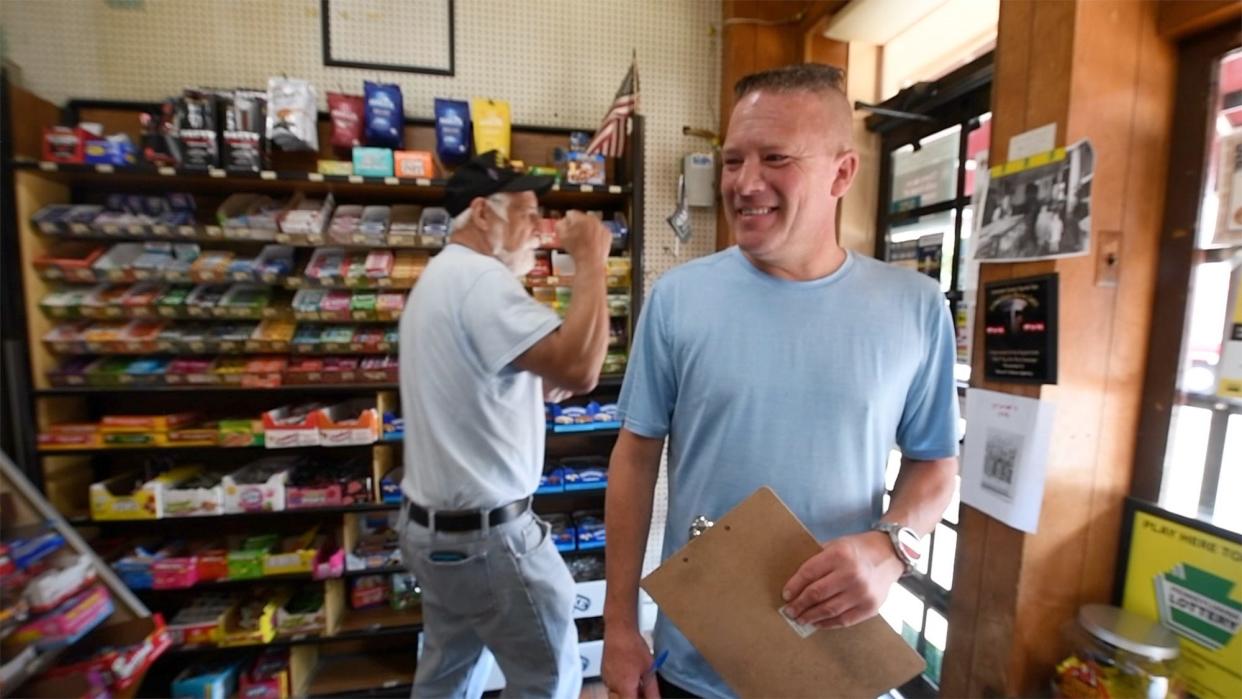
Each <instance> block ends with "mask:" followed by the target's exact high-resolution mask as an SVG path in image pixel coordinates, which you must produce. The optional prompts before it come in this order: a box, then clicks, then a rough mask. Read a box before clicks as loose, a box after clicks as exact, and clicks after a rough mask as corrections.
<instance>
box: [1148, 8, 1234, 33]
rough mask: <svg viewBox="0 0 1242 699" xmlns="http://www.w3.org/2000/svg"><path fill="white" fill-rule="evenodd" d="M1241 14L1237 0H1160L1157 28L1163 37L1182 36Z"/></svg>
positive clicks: (1208, 27) (1220, 23)
mask: <svg viewBox="0 0 1242 699" xmlns="http://www.w3.org/2000/svg"><path fill="white" fill-rule="evenodd" d="M1239 17H1242V2H1238V1H1237V0H1160V11H1159V13H1158V14H1157V20H1156V21H1157V29H1158V31H1159V32H1160V36H1162V37H1164V38H1165V39H1181V38H1183V37H1187V36H1190V35H1191V34H1195V33H1197V32H1201V31H1203V30H1205V29H1210V28H1212V27H1218V26H1220V25H1222V24H1225V23H1226V22H1229V21H1233V22H1234V24H1235V25H1236V24H1237V22H1238V18H1239Z"/></svg>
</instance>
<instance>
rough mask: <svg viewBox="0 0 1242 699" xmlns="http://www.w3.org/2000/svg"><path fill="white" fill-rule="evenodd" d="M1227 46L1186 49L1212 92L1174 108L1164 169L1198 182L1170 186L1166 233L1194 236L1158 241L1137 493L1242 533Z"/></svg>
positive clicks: (1233, 133)
mask: <svg viewBox="0 0 1242 699" xmlns="http://www.w3.org/2000/svg"><path fill="white" fill-rule="evenodd" d="M1227 42H1228V43H1227V47H1226V48H1227V49H1229V50H1221V49H1220V48H1213V46H1212V44H1213V42H1212V41H1211V40H1207V41H1204V42H1199V46H1200V47H1201V50H1200V49H1199V48H1196V47H1194V46H1188V47H1187V48H1186V49H1184V54H1183V55H1184V57H1185V59H1186V61H1184V63H1186V65H1187V66H1188V65H1189V64H1190V63H1191V62H1194V61H1195V60H1196V58H1195V56H1196V55H1197V56H1198V61H1199V66H1200V67H1199V68H1198V69H1197V74H1196V75H1195V77H1194V78H1192V79H1197V80H1198V81H1200V84H1201V85H1202V90H1203V94H1209V95H1211V100H1210V101H1207V100H1204V101H1203V102H1202V103H1200V104H1198V105H1190V106H1189V107H1193V108H1194V109H1197V110H1198V112H1197V114H1189V113H1183V112H1189V111H1193V110H1192V109H1190V108H1189V107H1183V106H1181V105H1179V110H1181V111H1179V114H1178V115H1176V116H1175V123H1177V124H1184V125H1187V126H1185V128H1183V129H1182V130H1181V131H1179V132H1178V133H1177V136H1176V137H1175V139H1174V141H1173V149H1172V159H1173V167H1171V169H1170V171H1187V172H1195V173H1197V178H1198V179H1197V181H1194V180H1189V181H1187V180H1183V181H1178V182H1169V183H1168V185H1167V187H1168V203H1167V207H1168V208H1167V211H1166V218H1165V230H1167V231H1171V230H1175V229H1178V228H1181V229H1182V230H1186V229H1189V228H1193V229H1194V230H1195V231H1196V232H1195V235H1194V236H1193V237H1191V236H1179V239H1172V238H1171V237H1170V236H1166V238H1165V239H1164V240H1162V241H1161V251H1160V255H1161V257H1160V270H1159V278H1160V280H1161V290H1160V291H1159V292H1158V293H1157V296H1156V301H1155V308H1154V314H1153V321H1152V339H1151V341H1150V345H1149V366H1148V372H1147V377H1146V381H1145V385H1144V401H1143V404H1144V414H1143V417H1142V419H1143V424H1142V426H1141V427H1140V435H1141V437H1140V442H1139V444H1138V449H1137V452H1136V465H1135V488H1134V495H1135V496H1137V497H1139V498H1142V499H1146V500H1151V501H1154V502H1156V503H1157V504H1158V505H1159V506H1161V507H1163V508H1165V509H1168V510H1170V511H1172V512H1175V513H1178V514H1181V515H1184V516H1187V517H1195V518H1199V519H1202V520H1205V521H1208V522H1211V523H1212V524H1215V525H1216V526H1218V527H1221V528H1224V529H1229V530H1232V531H1240V532H1242V510H1240V509H1239V508H1238V507H1237V493H1239V492H1242V390H1240V389H1238V388H1237V387H1236V386H1237V385H1238V384H1231V382H1230V379H1234V380H1236V381H1238V382H1240V383H1242V323H1239V322H1238V320H1237V319H1238V318H1239V317H1240V316H1239V314H1240V313H1242V308H1239V306H1242V191H1240V190H1242V158H1239V153H1242V49H1240V48H1237V43H1236V39H1233V38H1229V39H1227ZM1205 66H1206V67H1208V70H1203V67H1205ZM1186 70H1189V68H1186V69H1183V74H1185V71H1186ZM1205 110H1206V111H1205ZM1203 117H1206V118H1203ZM1194 124H1204V125H1205V126H1206V128H1205V129H1203V130H1202V131H1199V130H1197V129H1195V128H1194V127H1193V126H1191V125H1194ZM1183 168H1184V170H1183ZM1225 197H1228V198H1229V200H1225V199H1224V198H1225ZM1182 280H1184V282H1183V281H1182ZM1178 288H1182V289H1184V293H1183V294H1178V293H1170V292H1171V291H1172V290H1176V289H1178ZM1170 338H1180V340H1174V341H1170ZM1231 344H1232V345H1233V346H1232V347H1231ZM1231 386H1232V387H1231ZM1160 406H1169V407H1168V408H1167V409H1161V408H1160ZM1226 493H1231V494H1233V495H1234V497H1233V498H1232V502H1231V501H1230V498H1227V497H1226Z"/></svg>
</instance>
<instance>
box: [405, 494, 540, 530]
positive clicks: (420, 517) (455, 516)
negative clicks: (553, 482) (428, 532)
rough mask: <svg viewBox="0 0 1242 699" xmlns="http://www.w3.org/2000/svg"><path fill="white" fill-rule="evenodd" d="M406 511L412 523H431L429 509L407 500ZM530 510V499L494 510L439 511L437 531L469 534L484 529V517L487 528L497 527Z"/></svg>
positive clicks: (516, 501) (515, 501) (437, 512)
mask: <svg viewBox="0 0 1242 699" xmlns="http://www.w3.org/2000/svg"><path fill="white" fill-rule="evenodd" d="M405 506H406V509H407V510H408V511H409V513H410V521H412V522H416V523H417V524H419V525H421V526H424V527H425V526H427V524H428V522H430V521H431V517H430V513H429V511H428V510H427V508H425V507H423V506H422V505H419V504H417V503H414V502H411V501H409V500H406V502H405ZM529 509H530V498H528V497H526V498H522V499H521V500H514V501H513V502H511V503H509V504H507V505H501V506H500V507H497V508H496V509H494V510H488V511H484V510H437V511H436V526H435V531H438V532H469V531H474V530H476V529H482V528H483V517H484V516H486V517H487V526H489V527H495V526H499V525H501V524H504V523H505V522H508V521H511V520H514V519H517V518H518V517H521V516H522V515H523V514H525V513H526V511H527V510H529Z"/></svg>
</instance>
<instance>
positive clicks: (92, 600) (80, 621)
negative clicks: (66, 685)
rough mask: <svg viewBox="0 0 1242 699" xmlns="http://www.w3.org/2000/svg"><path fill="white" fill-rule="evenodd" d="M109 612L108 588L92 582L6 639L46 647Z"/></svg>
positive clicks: (72, 638)
mask: <svg viewBox="0 0 1242 699" xmlns="http://www.w3.org/2000/svg"><path fill="white" fill-rule="evenodd" d="M110 614H112V596H111V595H109V594H108V588H106V587H104V586H103V585H96V586H94V587H92V588H90V589H89V590H86V591H85V592H82V593H79V594H77V595H75V596H74V597H71V598H70V599H68V600H66V601H65V602H63V603H62V604H61V605H60V606H59V607H57V608H56V609H55V611H53V612H50V613H48V614H44V615H43V616H40V617H38V618H37V619H35V620H33V621H30V622H27V623H26V624H25V625H24V626H22V627H20V628H18V629H17V630H16V631H14V632H13V634H12V636H11V637H10V639H9V640H11V641H12V643H13V644H14V645H15V646H25V645H31V644H33V645H37V646H38V647H39V648H40V649H44V650H46V649H49V648H53V647H56V646H58V645H64V644H71V643H74V642H76V641H77V640H78V639H79V638H81V637H82V636H84V635H86V633H87V632H88V631H90V630H91V629H93V628H95V627H96V626H97V625H99V623H100V622H101V621H103V620H104V619H106V618H107V617H108V616H109V615H110Z"/></svg>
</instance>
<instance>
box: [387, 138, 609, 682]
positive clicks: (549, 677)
mask: <svg viewBox="0 0 1242 699" xmlns="http://www.w3.org/2000/svg"><path fill="white" fill-rule="evenodd" d="M551 186H552V178H549V177H536V176H532V175H526V174H522V173H520V172H517V171H515V170H512V169H510V168H508V167H506V166H505V165H504V164H503V163H502V162H501V159H500V157H499V156H498V155H497V153H496V152H495V151H491V152H488V153H485V154H483V155H480V156H479V157H477V158H475V159H473V160H471V161H470V162H468V163H466V164H464V165H462V166H461V167H459V168H458V169H457V171H456V172H454V173H453V177H452V178H451V179H449V181H448V185H447V186H446V188H445V189H446V192H445V195H446V196H445V199H446V202H445V203H446V207H447V208H448V210H449V213H451V214H452V215H453V217H454V218H453V230H452V237H450V238H449V244H448V245H447V246H445V248H444V250H443V251H441V252H440V254H439V255H436V257H435V258H434V259H432V261H431V263H430V264H428V265H427V269H426V271H424V272H423V274H422V276H421V278H420V279H419V280H418V286H416V287H415V288H414V291H413V292H412V293H411V294H410V299H409V303H407V304H406V307H405V310H404V312H403V313H402V314H401V326H400V333H401V358H400V362H401V411H402V414H403V415H404V417H405V441H404V444H403V447H404V452H405V454H404V455H405V460H404V468H405V474H404V477H403V479H402V482H401V491H402V496H403V498H402V503H401V516H400V522H399V525H398V529H399V533H400V542H401V555H402V561H403V562H404V563H405V565H406V566H407V567H408V568H409V569H410V570H411V572H413V573H414V575H415V576H416V577H417V579H418V582H419V584H420V585H421V586H422V589H423V598H422V613H423V653H422V656H421V658H420V659H419V661H418V668H417V671H416V673H415V678H414V696H416V697H475V698H476V699H477V697H478V696H479V695H481V694H482V686H483V683H484V682H485V681H486V679H487V674H488V672H489V670H490V664H489V663H487V662H479V659H480V657H481V656H482V652H483V648H484V647H485V646H486V647H487V648H488V649H490V650H491V652H492V654H493V655H494V656H495V658H496V660H497V662H499V663H500V668H501V670H503V671H504V675H505V683H506V691H507V692H508V693H510V694H512V695H513V696H521V697H556V698H558V699H576V698H577V696H578V694H579V691H580V689H581V686H582V668H581V666H580V665H579V655H578V635H577V630H576V628H575V626H574V621H573V602H574V599H573V597H574V595H573V589H574V587H573V585H574V583H573V578H572V577H571V576H570V574H569V570H568V568H566V567H565V562H564V560H563V559H562V558H561V555H560V554H559V553H558V552H557V550H556V547H555V545H554V543H553V541H552V538H551V537H550V536H549V534H548V524H547V523H546V522H544V521H543V520H541V519H540V518H539V517H538V516H537V515H535V514H534V513H533V512H532V511H531V509H530V504H531V494H532V493H534V492H535V488H536V487H538V485H539V475H540V473H541V472H542V471H543V456H544V454H543V447H544V434H545V430H546V427H545V425H544V411H543V400H544V398H545V397H550V398H553V399H557V400H559V398H563V397H566V396H565V395H564V393H565V392H570V393H584V392H587V391H590V390H591V389H592V388H594V387H595V384H596V382H597V381H598V379H599V372H600V368H601V366H602V364H603V361H604V353H605V352H606V351H607V347H608V308H607V303H606V299H607V295H606V291H605V262H606V260H607V258H608V248H609V246H610V245H611V243H612V237H611V236H610V235H609V233H608V231H607V229H605V228H604V226H603V224H602V223H601V222H600V221H599V220H597V219H595V218H594V217H591V216H587V215H585V214H582V213H580V212H570V213H569V214H568V215H567V216H566V217H565V219H564V220H563V221H562V222H561V223H560V224H559V226H558V229H557V230H558V232H559V234H560V239H561V245H562V246H563V247H564V248H565V250H566V251H567V252H568V253H569V254H570V255H572V256H573V258H574V263H575V265H576V273H575V275H574V281H573V299H572V301H571V302H570V304H569V308H568V310H567V311H566V313H565V320H564V322H563V323H562V322H561V319H560V318H558V317H557V315H556V313H555V312H553V311H551V310H550V309H548V308H546V307H544V306H543V305H541V304H540V303H539V302H537V301H535V300H534V299H533V298H531V296H530V294H528V293H526V289H525V288H523V286H522V283H521V282H520V281H519V280H518V278H519V277H520V276H522V275H525V274H526V273H527V272H529V271H530V269H531V267H532V266H533V265H534V261H535V258H534V250H535V248H536V247H537V245H538V238H537V236H536V227H537V224H538V222H539V207H538V200H537V199H536V194H537V193H542V192H544V191H546V190H547V189H548V188H549V187H551ZM558 396H559V397H558Z"/></svg>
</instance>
